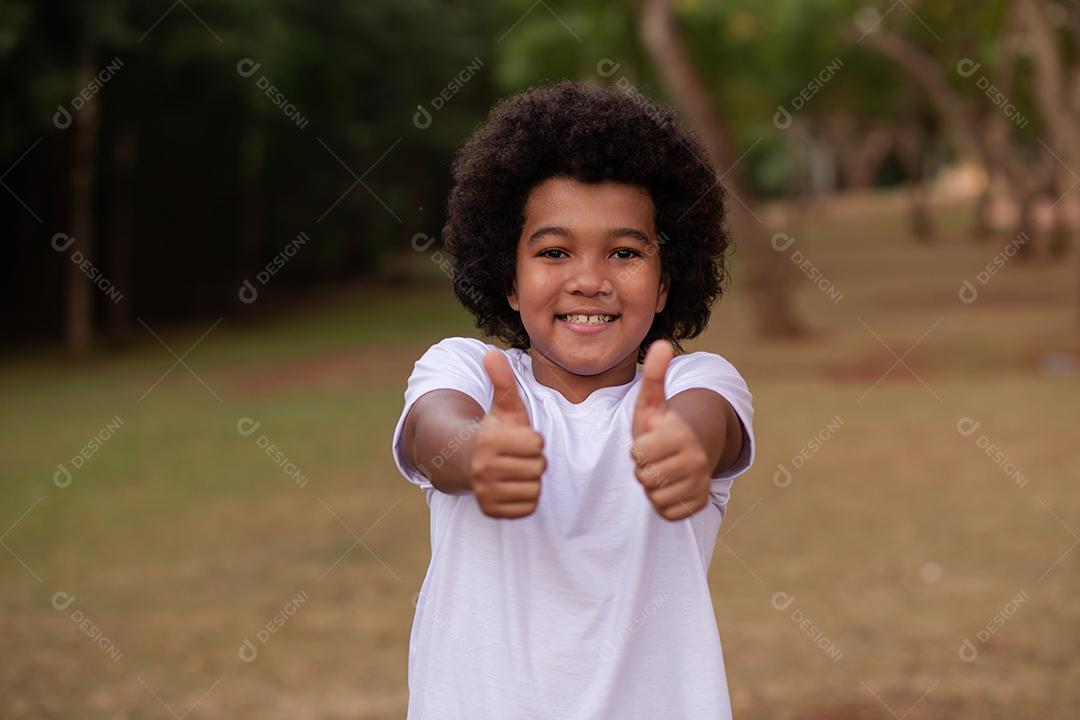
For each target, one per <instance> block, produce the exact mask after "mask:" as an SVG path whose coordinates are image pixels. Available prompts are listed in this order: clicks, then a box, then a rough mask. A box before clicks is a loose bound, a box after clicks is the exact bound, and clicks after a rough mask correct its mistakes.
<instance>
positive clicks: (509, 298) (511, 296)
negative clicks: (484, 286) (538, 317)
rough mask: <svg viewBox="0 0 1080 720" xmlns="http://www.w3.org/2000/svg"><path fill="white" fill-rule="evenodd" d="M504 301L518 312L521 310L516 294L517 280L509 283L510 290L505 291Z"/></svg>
mask: <svg viewBox="0 0 1080 720" xmlns="http://www.w3.org/2000/svg"><path fill="white" fill-rule="evenodd" d="M506 302H508V303H510V307H511V308H513V309H514V310H517V311H518V312H521V307H520V306H519V305H518V296H517V281H516V280H515V281H514V282H512V283H510V290H509V291H507V293H506Z"/></svg>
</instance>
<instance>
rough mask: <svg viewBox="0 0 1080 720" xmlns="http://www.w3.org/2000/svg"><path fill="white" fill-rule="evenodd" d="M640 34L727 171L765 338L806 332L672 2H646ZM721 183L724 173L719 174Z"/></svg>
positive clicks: (733, 219) (782, 263)
mask: <svg viewBox="0 0 1080 720" xmlns="http://www.w3.org/2000/svg"><path fill="white" fill-rule="evenodd" d="M639 33H640V36H641V40H642V43H643V44H644V46H645V49H646V51H647V52H648V54H649V56H650V57H651V59H652V61H653V64H654V65H655V66H656V68H657V70H658V71H659V73H660V79H661V82H662V84H663V86H664V89H665V91H666V93H667V94H668V96H669V97H671V98H672V99H673V100H674V102H675V104H676V105H677V106H678V107H679V109H680V111H681V112H682V114H683V115H684V116H685V117H686V118H687V120H688V121H689V122H690V123H691V124H692V125H694V127H695V128H696V129H697V131H698V133H699V134H700V136H701V138H702V140H703V142H704V143H705V148H706V150H707V152H708V153H709V158H710V160H711V162H712V167H713V169H714V171H716V170H719V171H720V172H722V173H724V178H725V181H724V182H725V185H726V187H727V190H728V192H727V196H728V221H729V224H730V227H731V231H732V233H733V234H734V236H735V237H736V238H738V239H739V241H740V243H739V244H740V246H741V247H745V248H746V249H747V254H748V260H749V273H750V277H749V279H748V283H747V284H748V286H749V289H750V292H751V296H752V298H753V300H754V308H755V311H756V313H757V327H758V329H759V331H760V332H761V333H763V334H764V335H766V336H774V337H794V336H798V335H801V334H802V327H801V325H800V323H799V322H798V321H797V320H796V318H795V314H794V310H793V308H792V292H791V288H792V282H791V279H792V272H791V269H790V268H789V267H788V265H789V264H790V263H788V262H787V260H786V258H785V256H784V255H782V254H781V253H778V252H775V251H774V250H773V249H772V247H771V246H770V244H769V233H768V231H767V230H766V228H765V227H764V226H763V225H762V224H761V222H760V221H759V220H758V218H757V217H756V215H755V213H754V211H753V210H752V205H753V204H754V198H753V196H752V195H751V194H750V192H749V190H748V188H747V187H746V185H745V183H744V182H743V181H742V173H741V172H740V170H739V168H738V167H736V165H737V160H738V155H737V153H736V147H737V145H736V143H735V135H734V133H733V132H732V130H731V127H730V126H729V124H728V122H727V118H725V117H724V116H723V115H722V114H721V113H719V112H718V111H717V109H716V107H715V105H714V104H713V102H712V100H711V98H710V97H709V93H708V91H707V90H706V88H705V85H704V83H703V82H702V80H701V78H700V76H699V75H698V72H697V68H696V67H695V66H694V63H693V60H692V59H691V58H690V54H689V52H688V51H687V49H686V47H685V46H684V44H683V41H682V37H681V36H680V34H679V31H678V28H677V27H676V25H675V18H674V17H673V15H672V10H671V5H670V3H669V2H668V0H642V2H641V6H640V25H639ZM717 175H718V179H719V177H720V173H717Z"/></svg>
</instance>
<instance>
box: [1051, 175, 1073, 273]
mask: <svg viewBox="0 0 1080 720" xmlns="http://www.w3.org/2000/svg"><path fill="white" fill-rule="evenodd" d="M1062 179H1063V178H1062V176H1061V173H1054V176H1053V179H1052V180H1051V181H1050V195H1051V197H1052V198H1053V199H1054V202H1056V203H1057V204H1056V205H1054V206H1053V208H1052V209H1051V212H1052V213H1053V215H1054V220H1053V224H1052V225H1051V226H1050V246H1049V248H1048V250H1049V252H1050V259H1051V260H1054V261H1059V260H1061V259H1062V258H1063V257H1065V256H1066V255H1068V254H1069V246H1070V245H1071V244H1072V227H1071V222H1072V219H1071V218H1070V217H1069V208H1070V206H1071V203H1070V201H1069V198H1068V197H1062V194H1063V191H1062V189H1061V185H1062V183H1061V181H1062ZM1066 182H1069V181H1068V179H1066ZM1070 184H1071V183H1070Z"/></svg>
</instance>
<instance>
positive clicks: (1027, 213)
mask: <svg viewBox="0 0 1080 720" xmlns="http://www.w3.org/2000/svg"><path fill="white" fill-rule="evenodd" d="M1038 199H1039V193H1037V192H1031V193H1028V194H1026V195H1024V196H1023V197H1022V198H1021V199H1020V206H1019V213H1018V215H1017V221H1016V234H1015V235H1014V236H1013V238H1012V239H1011V240H1010V242H1013V241H1016V240H1020V239H1022V240H1023V242H1021V243H1018V244H1017V247H1016V259H1017V260H1020V261H1027V260H1030V259H1031V258H1032V257H1034V256H1035V247H1034V242H1035V235H1036V233H1037V232H1038V228H1037V227H1036V225H1037V223H1036V218H1035V207H1036V202H1037V201H1038Z"/></svg>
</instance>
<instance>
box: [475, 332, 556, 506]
mask: <svg viewBox="0 0 1080 720" xmlns="http://www.w3.org/2000/svg"><path fill="white" fill-rule="evenodd" d="M484 369H485V370H486V371H487V374H488V377H490V378H491V383H492V385H493V386H494V388H495V395H494V398H493V399H492V402H491V410H490V411H489V412H488V413H487V414H486V415H484V417H483V418H482V419H481V420H480V425H479V427H478V429H477V432H476V440H475V443H474V444H473V446H472V457H471V458H470V461H469V472H470V474H471V479H472V490H473V495H474V496H475V497H476V501H477V503H478V504H479V505H480V509H481V510H482V511H483V512H484V514H485V515H489V516H491V517H494V518H508V519H509V518H521V517H525V516H527V515H530V514H532V512H533V511H534V510H536V503H537V501H538V500H539V499H540V476H541V475H543V474H544V471H545V470H546V469H547V460H546V459H545V458H544V456H543V454H542V453H541V450H543V448H544V438H543V437H541V435H540V433H538V432H536V431H535V430H533V429H532V426H531V425H529V413H528V411H527V410H526V409H525V403H524V402H523V401H522V399H521V395H519V394H518V390H517V383H516V382H515V380H514V373H513V371H512V370H511V369H510V363H509V362H508V361H507V359H506V356H505V355H503V354H502V353H501V352H499V351H497V350H492V351H490V352H488V353H487V355H485V356H484Z"/></svg>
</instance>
